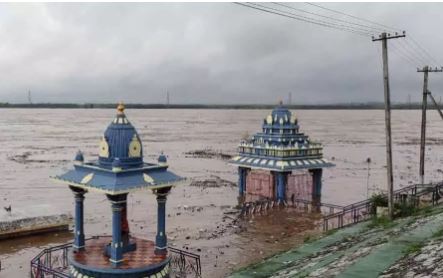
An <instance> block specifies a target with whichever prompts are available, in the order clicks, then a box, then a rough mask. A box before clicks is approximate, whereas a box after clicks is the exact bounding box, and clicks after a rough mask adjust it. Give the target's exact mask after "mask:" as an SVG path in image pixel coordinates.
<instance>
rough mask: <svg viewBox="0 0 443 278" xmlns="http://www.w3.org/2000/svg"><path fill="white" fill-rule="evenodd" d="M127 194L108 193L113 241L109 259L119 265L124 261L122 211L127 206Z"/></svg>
mask: <svg viewBox="0 0 443 278" xmlns="http://www.w3.org/2000/svg"><path fill="white" fill-rule="evenodd" d="M126 198H127V194H121V195H108V199H109V200H110V201H111V208H112V242H111V245H110V248H109V256H110V258H109V261H110V262H111V263H112V264H113V265H114V266H118V265H120V264H121V263H122V262H123V239H122V211H123V207H124V206H126Z"/></svg>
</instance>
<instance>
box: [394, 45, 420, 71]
mask: <svg viewBox="0 0 443 278" xmlns="http://www.w3.org/2000/svg"><path fill="white" fill-rule="evenodd" d="M390 46H391V47H392V49H393V50H394V54H396V55H398V57H401V58H403V60H404V61H406V62H407V63H408V64H410V65H411V66H412V67H414V68H416V67H417V65H420V62H417V61H416V60H414V59H413V58H411V57H410V56H408V55H407V54H405V53H403V51H401V50H400V49H399V48H398V47H397V46H395V44H394V43H392V44H391V45H390Z"/></svg>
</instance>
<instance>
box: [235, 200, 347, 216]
mask: <svg viewBox="0 0 443 278" xmlns="http://www.w3.org/2000/svg"><path fill="white" fill-rule="evenodd" d="M282 206H283V207H292V208H296V209H298V210H301V211H303V212H316V213H322V214H333V213H335V212H337V211H342V210H343V208H344V207H343V206H339V205H334V204H327V203H316V202H313V201H310V200H304V199H288V200H287V201H286V202H284V204H279V203H278V202H277V201H275V200H272V199H262V200H257V201H253V202H243V203H242V205H241V211H240V216H246V215H252V214H255V213H261V212H265V211H267V210H269V209H271V208H274V207H282Z"/></svg>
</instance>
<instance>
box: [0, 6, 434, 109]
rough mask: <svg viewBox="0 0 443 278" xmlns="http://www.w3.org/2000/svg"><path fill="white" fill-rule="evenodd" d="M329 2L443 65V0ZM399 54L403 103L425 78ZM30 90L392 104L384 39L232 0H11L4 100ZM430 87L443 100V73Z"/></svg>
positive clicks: (37, 93) (82, 95)
mask: <svg viewBox="0 0 443 278" xmlns="http://www.w3.org/2000/svg"><path fill="white" fill-rule="evenodd" d="M291 5H293V6H294V7H296V8H299V9H304V10H308V11H312V12H316V13H321V14H324V15H326V16H334V17H336V18H341V19H346V20H349V18H345V17H339V15H337V14H331V13H327V12H326V11H324V10H320V9H316V8H315V7H313V6H309V5H307V4H305V3H292V4H291ZM321 5H323V6H325V7H329V8H333V9H336V10H340V11H343V12H346V13H350V14H353V15H356V16H360V17H364V18H367V19H370V20H372V21H377V22H380V23H383V24H386V25H389V26H394V27H398V28H401V29H405V30H406V31H407V34H409V33H410V34H412V35H413V37H414V38H415V39H416V40H417V41H419V42H420V43H421V44H422V45H423V46H425V47H426V48H427V49H428V51H429V52H430V53H431V54H432V56H434V57H435V58H436V59H437V61H438V62H440V61H443V59H442V58H443V55H442V53H441V52H442V43H443V32H442V31H441V26H443V17H442V16H441V15H442V14H443V4H440V3H431V4H415V3H395V4H392V3H391V4H386V3H370V4H367V3H366V4H364V3H358V4H353V3H341V4H336V3H324V4H321ZM360 23H361V22H360ZM391 41H394V40H390V41H389V44H391ZM392 43H393V44H398V45H397V48H399V49H401V47H402V45H399V43H400V42H392ZM391 50H392V51H391ZM396 53H397V52H395V49H392V48H390V52H389V55H390V56H389V62H390V64H389V67H390V75H391V89H392V92H391V94H392V100H393V101H406V100H407V99H408V95H411V98H412V100H413V101H414V100H419V98H420V93H421V90H422V82H423V74H419V73H417V72H416V69H415V68H414V67H413V66H412V65H410V64H408V63H407V62H406V61H405V60H404V59H402V58H401V57H400V56H398V55H396ZM433 65H435V63H434V64H433ZM28 90H31V92H32V98H33V101H34V102H78V103H85V102H107V103H108V102H116V101H119V100H124V101H125V102H131V103H134V102H135V103H164V102H165V101H166V91H169V92H170V99H171V103H228V104H230V103H276V102H277V101H278V100H279V99H283V100H284V101H286V100H287V98H288V94H289V92H292V100H293V103H295V104H296V103H319V104H323V103H337V102H360V101H383V86H382V68H381V43H380V42H377V43H373V42H372V41H371V40H370V38H365V37H361V36H358V35H355V34H351V33H347V32H341V31H337V30H330V29H328V28H325V27H321V26H317V25H312V24H309V23H303V22H300V21H296V20H291V19H288V18H283V17H280V16H276V15H272V14H267V13H263V12H260V11H256V10H253V9H249V8H245V7H242V6H239V5H235V4H232V3H208V4H205V3H193V4H187V3H167V4H158V3H139V4H129V3H124V4H119V3H113V4H107V3H99V4H88V3H76V4H68V3H63V4H56V3H53V4H4V3H3V4H0V101H2V102H3V101H7V102H26V101H27V92H28ZM430 90H431V91H433V93H434V94H435V95H436V96H437V97H438V96H440V95H441V96H443V74H438V73H434V74H431V75H430Z"/></svg>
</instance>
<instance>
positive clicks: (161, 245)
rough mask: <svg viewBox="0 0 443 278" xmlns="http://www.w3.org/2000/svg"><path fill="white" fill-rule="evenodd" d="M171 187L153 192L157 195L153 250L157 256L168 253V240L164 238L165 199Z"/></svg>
mask: <svg viewBox="0 0 443 278" xmlns="http://www.w3.org/2000/svg"><path fill="white" fill-rule="evenodd" d="M170 190H171V187H167V188H161V189H158V190H156V191H155V194H156V195H157V235H156V237H155V250H154V253H155V254H157V255H166V254H167V252H168V239H167V237H166V199H167V196H168V193H169V191H170Z"/></svg>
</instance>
